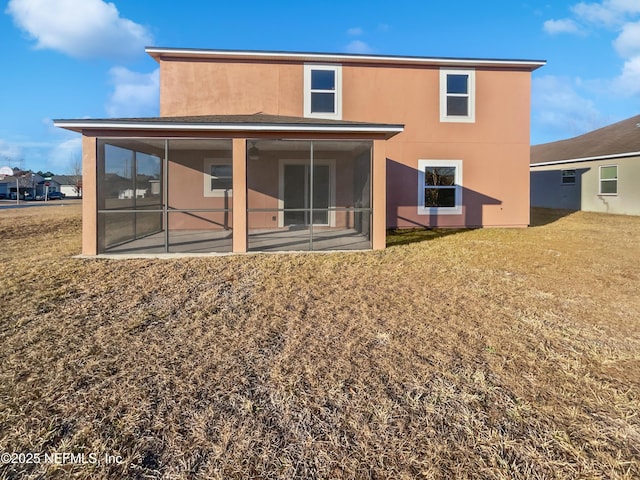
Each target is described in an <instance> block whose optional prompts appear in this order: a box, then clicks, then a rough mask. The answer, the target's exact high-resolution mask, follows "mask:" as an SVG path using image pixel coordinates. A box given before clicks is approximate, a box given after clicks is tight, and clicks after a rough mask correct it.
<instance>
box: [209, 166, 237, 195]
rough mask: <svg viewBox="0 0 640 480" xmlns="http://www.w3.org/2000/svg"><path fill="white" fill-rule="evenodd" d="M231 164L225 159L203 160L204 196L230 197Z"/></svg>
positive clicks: (231, 185) (231, 183)
mask: <svg viewBox="0 0 640 480" xmlns="http://www.w3.org/2000/svg"><path fill="white" fill-rule="evenodd" d="M232 188H233V177H232V170H231V162H230V161H229V160H226V159H224V160H223V159H214V158H206V159H205V160H204V196H205V197H225V196H231V194H232V192H233V190H232Z"/></svg>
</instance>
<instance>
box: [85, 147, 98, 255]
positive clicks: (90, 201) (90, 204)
mask: <svg viewBox="0 0 640 480" xmlns="http://www.w3.org/2000/svg"><path fill="white" fill-rule="evenodd" d="M96 147H97V140H96V137H92V136H86V135H83V136H82V187H83V190H84V191H85V192H89V194H87V195H84V196H83V198H82V254H83V255H97V253H98V237H97V231H98V218H97V217H98V214H97V210H98V209H97V203H96V202H97V195H95V194H93V195H92V194H91V193H92V192H96V191H97V190H96V186H97V181H96V180H97V169H96V165H97V162H96V151H97V150H96Z"/></svg>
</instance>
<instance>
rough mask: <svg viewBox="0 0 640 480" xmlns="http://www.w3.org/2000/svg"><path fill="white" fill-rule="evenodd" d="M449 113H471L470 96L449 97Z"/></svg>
mask: <svg viewBox="0 0 640 480" xmlns="http://www.w3.org/2000/svg"><path fill="white" fill-rule="evenodd" d="M447 115H450V116H451V115H459V116H463V117H466V116H467V115H469V98H468V97H447Z"/></svg>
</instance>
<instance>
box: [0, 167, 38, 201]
mask: <svg viewBox="0 0 640 480" xmlns="http://www.w3.org/2000/svg"><path fill="white" fill-rule="evenodd" d="M42 180H43V179H42V177H41V176H40V175H38V174H37V173H33V172H31V171H22V170H20V169H17V168H14V172H13V175H12V176H0V195H1V196H3V197H5V198H15V196H16V189H19V190H20V198H24V197H25V196H27V197H34V196H35V195H37V191H38V183H40V182H41V181H42ZM16 182H17V183H16Z"/></svg>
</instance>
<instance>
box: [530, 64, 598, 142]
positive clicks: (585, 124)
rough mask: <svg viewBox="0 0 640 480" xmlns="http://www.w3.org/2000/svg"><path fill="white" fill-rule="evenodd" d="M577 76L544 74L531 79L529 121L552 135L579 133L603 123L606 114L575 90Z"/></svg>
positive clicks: (568, 135)
mask: <svg viewBox="0 0 640 480" xmlns="http://www.w3.org/2000/svg"><path fill="white" fill-rule="evenodd" d="M580 83H581V81H580V79H576V80H573V79H569V78H566V77H557V76H553V75H546V76H543V77H537V78H534V79H533V82H532V90H531V104H532V112H533V122H534V123H535V124H536V126H537V127H539V129H540V130H542V131H545V132H547V133H549V134H553V135H554V136H555V137H556V138H566V137H570V136H575V135H580V134H582V133H585V132H588V131H590V130H594V129H596V128H599V127H601V126H602V125H605V124H606V123H607V121H608V118H607V117H606V116H604V115H603V114H602V113H600V111H599V110H598V109H597V108H596V106H595V104H594V102H593V101H591V100H589V99H587V98H584V97H582V96H581V95H580V93H578V90H577V88H578V85H580Z"/></svg>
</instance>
